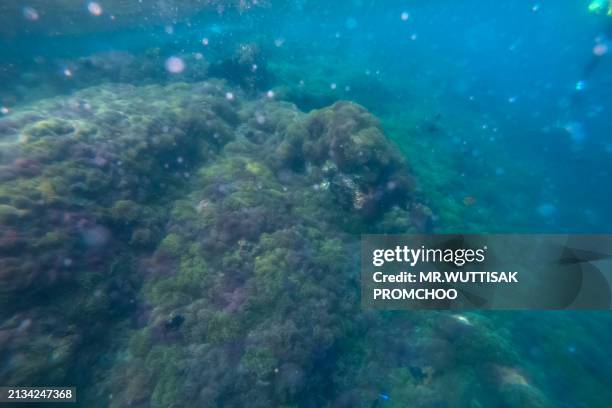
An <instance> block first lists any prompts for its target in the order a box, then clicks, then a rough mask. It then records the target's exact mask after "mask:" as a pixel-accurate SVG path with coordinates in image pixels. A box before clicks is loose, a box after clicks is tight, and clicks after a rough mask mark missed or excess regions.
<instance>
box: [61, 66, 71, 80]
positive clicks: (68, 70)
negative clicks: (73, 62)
mask: <svg viewBox="0 0 612 408" xmlns="http://www.w3.org/2000/svg"><path fill="white" fill-rule="evenodd" d="M62 73H63V74H64V76H65V77H67V78H71V77H72V71H71V70H70V69H69V68H66V69H64V71H63V72H62Z"/></svg>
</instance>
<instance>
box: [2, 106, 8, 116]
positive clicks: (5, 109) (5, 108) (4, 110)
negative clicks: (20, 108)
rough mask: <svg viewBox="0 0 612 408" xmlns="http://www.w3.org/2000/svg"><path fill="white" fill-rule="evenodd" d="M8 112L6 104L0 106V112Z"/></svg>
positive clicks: (6, 113)
mask: <svg viewBox="0 0 612 408" xmlns="http://www.w3.org/2000/svg"><path fill="white" fill-rule="evenodd" d="M9 112H10V111H9V108H7V107H6V106H3V107H1V108H0V113H2V114H3V115H8V113H9Z"/></svg>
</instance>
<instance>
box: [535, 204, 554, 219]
mask: <svg viewBox="0 0 612 408" xmlns="http://www.w3.org/2000/svg"><path fill="white" fill-rule="evenodd" d="M556 212H557V207H555V206H554V205H553V204H550V203H544V204H540V206H539V207H538V214H540V215H541V216H542V217H546V218H550V217H552V216H553V215H555V213H556Z"/></svg>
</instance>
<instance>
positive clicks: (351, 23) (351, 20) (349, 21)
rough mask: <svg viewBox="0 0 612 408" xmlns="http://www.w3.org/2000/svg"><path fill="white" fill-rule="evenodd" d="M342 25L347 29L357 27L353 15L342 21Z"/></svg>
mask: <svg viewBox="0 0 612 408" xmlns="http://www.w3.org/2000/svg"><path fill="white" fill-rule="evenodd" d="M344 26H345V27H346V28H347V29H348V30H353V29H355V28H357V20H355V19H354V18H353V17H349V18H347V19H346V22H345V23H344Z"/></svg>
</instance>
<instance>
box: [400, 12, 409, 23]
mask: <svg viewBox="0 0 612 408" xmlns="http://www.w3.org/2000/svg"><path fill="white" fill-rule="evenodd" d="M400 18H401V19H402V21H408V19H409V18H410V14H408V12H406V11H404V12H402V14H400Z"/></svg>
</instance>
